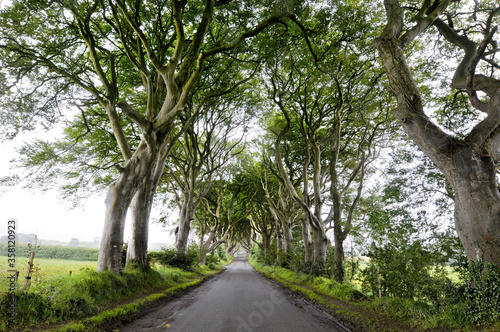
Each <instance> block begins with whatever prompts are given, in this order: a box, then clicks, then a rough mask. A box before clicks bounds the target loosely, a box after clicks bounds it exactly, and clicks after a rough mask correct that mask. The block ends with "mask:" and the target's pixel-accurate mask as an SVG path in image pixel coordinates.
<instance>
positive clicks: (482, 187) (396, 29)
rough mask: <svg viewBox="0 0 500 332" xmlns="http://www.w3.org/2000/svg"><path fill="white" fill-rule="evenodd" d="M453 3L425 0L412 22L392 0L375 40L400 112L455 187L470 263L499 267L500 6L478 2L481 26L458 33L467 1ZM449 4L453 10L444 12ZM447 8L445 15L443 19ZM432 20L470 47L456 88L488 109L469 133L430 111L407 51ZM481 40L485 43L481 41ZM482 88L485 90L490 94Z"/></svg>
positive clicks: (454, 39) (458, 70)
mask: <svg viewBox="0 0 500 332" xmlns="http://www.w3.org/2000/svg"><path fill="white" fill-rule="evenodd" d="M450 2H451V1H446V0H442V1H439V0H438V1H434V2H431V1H425V2H424V3H423V4H422V6H421V7H420V8H418V9H417V10H415V12H414V15H413V17H412V22H413V23H408V21H407V20H406V19H407V18H408V16H405V13H404V10H403V8H402V7H401V6H400V2H399V1H397V0H385V1H384V5H385V10H386V15H387V24H386V26H385V28H384V30H383V31H382V33H381V34H380V36H379V37H378V38H376V39H375V40H374V42H373V43H374V45H375V47H376V48H377V49H378V51H379V56H380V58H381V60H382V63H383V65H384V67H385V70H386V73H387V77H388V79H389V88H390V91H391V93H392V94H394V95H395V96H396V100H397V103H398V107H397V109H395V110H394V116H395V117H396V118H397V119H398V120H399V121H400V122H401V125H402V127H403V129H404V130H405V132H406V133H407V134H408V136H409V137H410V138H411V139H412V140H413V141H414V142H415V143H416V144H417V145H418V146H419V147H420V149H422V151H424V153H425V154H426V155H427V156H428V157H429V158H430V159H431V160H432V161H433V162H434V164H435V165H436V166H437V167H438V168H439V169H440V171H441V172H442V173H443V174H444V176H445V177H446V180H447V181H448V183H449V184H450V186H451V187H452V188H453V193H454V198H455V214H454V215H455V226H456V230H457V233H458V236H459V237H460V240H461V242H462V244H463V246H464V249H465V252H466V254H467V257H468V258H469V260H471V261H483V262H485V263H492V264H494V265H496V266H499V265H500V245H499V244H500V227H498V225H499V220H500V193H499V190H498V183H497V177H496V172H497V167H496V163H497V162H498V161H499V160H500V159H499V157H500V155H498V139H499V137H500V136H499V133H500V131H499V130H498V129H499V125H500V112H499V111H498V107H499V100H500V99H499V97H500V93H499V91H500V90H498V86H499V81H498V80H497V79H496V78H495V73H496V70H497V69H496V68H498V67H497V65H496V63H495V62H494V60H493V58H492V57H491V56H492V55H493V56H494V54H495V52H496V50H497V49H496V46H495V45H496V42H495V41H494V40H493V35H494V33H495V31H496V28H493V26H494V22H495V21H496V14H497V12H498V9H497V7H495V6H494V4H492V3H490V2H485V3H484V4H481V5H479V4H478V3H475V4H474V5H473V6H474V7H473V8H472V11H471V12H472V13H473V16H472V19H473V22H471V24H470V26H474V27H475V29H474V30H475V31H478V32H477V33H475V34H474V32H473V31H472V30H469V29H467V28H465V29H462V31H463V32H459V31H457V30H455V28H454V27H455V24H456V23H457V22H456V18H457V17H458V16H459V14H458V13H459V12H460V11H459V10H456V9H457V8H456V6H460V5H461V4H460V3H457V4H455V5H454V6H451V5H450ZM447 9H449V11H448V12H445V11H446V10H447ZM444 13H446V21H443V20H441V19H439V17H440V16H441V15H442V14H444ZM432 24H434V25H435V26H436V27H437V28H438V29H439V31H440V33H441V34H442V35H443V36H444V37H445V38H446V39H447V40H448V41H449V42H450V43H451V44H452V45H453V46H455V47H458V48H460V49H461V50H462V51H463V56H462V57H461V60H460V62H459V64H458V65H457V66H456V70H455V73H454V76H453V79H452V82H451V83H452V88H455V89H462V90H463V89H465V90H466V92H467V94H468V96H469V100H470V104H471V105H472V107H473V108H474V109H475V110H476V111H478V112H481V113H483V114H484V117H483V119H481V120H480V121H479V122H478V123H477V124H475V125H474V127H473V128H472V130H470V131H469V132H467V133H466V134H465V135H464V136H463V137H456V136H453V135H450V134H448V133H446V132H445V131H443V130H442V129H441V128H440V127H439V126H438V125H437V124H436V123H435V122H434V121H433V120H432V119H430V118H429V117H428V116H427V115H426V113H425V110H424V103H423V100H422V96H421V93H420V91H419V86H418V85H417V83H416V82H415V80H414V74H413V73H412V71H411V70H410V68H409V66H408V64H407V61H406V59H405V56H404V52H405V50H407V49H408V47H409V46H410V45H411V44H412V43H413V42H415V41H416V38H417V37H418V36H420V35H421V34H423V32H424V31H425V30H426V29H427V28H429V27H430V26H431V25H432ZM476 29H479V30H476ZM474 39H480V40H482V41H481V42H480V43H478V42H477V41H475V40H474ZM478 44H479V46H478ZM478 65H479V66H478ZM476 69H479V70H489V71H490V73H491V74H488V75H483V74H476ZM478 92H482V93H484V95H485V98H483V100H480V98H479V97H478ZM453 115H454V114H451V115H450V116H453Z"/></svg>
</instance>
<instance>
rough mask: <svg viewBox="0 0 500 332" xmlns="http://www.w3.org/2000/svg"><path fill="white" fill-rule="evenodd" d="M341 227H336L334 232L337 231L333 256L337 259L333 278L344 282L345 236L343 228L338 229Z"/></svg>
mask: <svg viewBox="0 0 500 332" xmlns="http://www.w3.org/2000/svg"><path fill="white" fill-rule="evenodd" d="M337 228H340V225H339V227H334V233H335V236H334V237H335V240H334V241H335V246H334V249H333V250H334V252H333V257H334V259H335V266H334V267H333V278H334V279H335V280H336V281H338V282H340V283H342V282H344V275H345V271H344V258H345V255H344V240H345V238H344V236H343V234H342V230H341V229H337Z"/></svg>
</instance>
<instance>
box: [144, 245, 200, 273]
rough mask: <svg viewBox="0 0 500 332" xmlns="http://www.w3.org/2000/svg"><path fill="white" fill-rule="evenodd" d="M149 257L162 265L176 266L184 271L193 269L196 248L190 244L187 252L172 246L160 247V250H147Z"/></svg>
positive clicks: (196, 259)
mask: <svg viewBox="0 0 500 332" xmlns="http://www.w3.org/2000/svg"><path fill="white" fill-rule="evenodd" d="M149 256H150V257H151V259H152V260H153V261H154V262H156V263H159V264H161V265H163V266H172V267H178V268H181V269H183V270H185V271H193V270H194V267H195V265H196V264H197V262H198V260H199V257H198V249H197V248H196V247H195V246H190V247H189V248H188V250H187V252H185V253H184V252H178V251H176V250H175V249H174V248H162V250H160V251H151V252H149Z"/></svg>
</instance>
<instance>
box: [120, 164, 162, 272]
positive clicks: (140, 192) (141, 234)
mask: <svg viewBox="0 0 500 332" xmlns="http://www.w3.org/2000/svg"><path fill="white" fill-rule="evenodd" d="M153 157H154V156H151V159H152V160H151V161H152V162H151V166H150V168H149V173H148V174H145V176H144V177H143V178H142V179H141V182H140V184H139V186H138V188H137V192H136V194H135V196H134V198H133V199H132V202H131V206H130V212H131V216H132V234H131V238H130V242H129V244H128V248H127V263H126V266H127V267H128V266H131V267H133V268H134V267H137V268H140V269H147V268H148V267H149V264H148V237H149V233H148V231H149V217H150V214H151V208H152V206H153V199H154V194H155V192H156V188H157V186H158V183H159V182H160V179H161V175H162V174H163V169H164V167H165V158H164V157H161V156H160V157H158V158H156V159H157V160H154V158H153ZM143 161H144V162H145V160H144V158H143Z"/></svg>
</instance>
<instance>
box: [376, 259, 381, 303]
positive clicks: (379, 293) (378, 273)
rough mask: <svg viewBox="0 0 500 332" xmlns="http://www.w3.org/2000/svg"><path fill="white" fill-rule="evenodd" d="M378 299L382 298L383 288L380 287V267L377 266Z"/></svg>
mask: <svg viewBox="0 0 500 332" xmlns="http://www.w3.org/2000/svg"><path fill="white" fill-rule="evenodd" d="M377 282H378V297H379V298H381V297H382V287H380V267H378V266H377Z"/></svg>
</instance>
